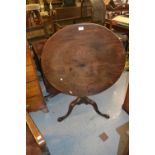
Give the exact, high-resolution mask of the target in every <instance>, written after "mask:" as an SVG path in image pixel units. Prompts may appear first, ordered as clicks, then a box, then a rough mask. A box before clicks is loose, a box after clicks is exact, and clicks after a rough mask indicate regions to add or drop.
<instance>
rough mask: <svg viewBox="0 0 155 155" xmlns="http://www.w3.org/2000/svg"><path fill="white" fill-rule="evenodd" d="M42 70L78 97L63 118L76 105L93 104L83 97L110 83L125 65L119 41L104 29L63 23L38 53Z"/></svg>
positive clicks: (85, 24) (116, 78) (53, 80)
mask: <svg viewBox="0 0 155 155" xmlns="http://www.w3.org/2000/svg"><path fill="white" fill-rule="evenodd" d="M41 63H42V69H43V73H44V75H45V77H46V79H47V80H48V82H49V83H50V84H51V85H53V86H54V87H55V88H56V89H58V90H60V91H62V92H63V93H66V94H70V95H73V96H78V98H77V99H76V100H75V101H73V102H72V103H71V104H70V107H69V110H68V112H67V114H66V115H65V116H63V117H60V118H59V119H58V121H62V120H63V119H65V118H66V117H67V116H68V115H69V114H70V113H71V111H72V109H73V107H74V106H75V105H78V104H81V103H85V104H91V105H92V106H93V107H94V109H95V111H96V112H97V113H98V114H99V115H101V116H103V117H105V118H109V116H108V115H106V114H102V113H101V112H99V110H98V107H97V105H96V103H95V102H94V101H92V100H90V99H89V98H87V97H86V96H89V95H94V94H97V93H99V92H102V91H103V90H105V89H107V88H109V87H110V86H112V85H113V84H114V83H115V82H116V81H117V80H118V78H119V77H120V75H121V73H122V71H123V69H124V65H125V53H124V48H123V45H122V43H121V42H120V40H119V39H118V38H117V37H116V36H115V35H114V34H113V33H112V32H111V31H109V30H108V29H107V28H105V27H103V26H100V25H97V24H93V23H83V24H74V25H70V26H66V27H65V28H63V29H62V30H59V31H58V32H57V33H55V35H53V36H52V37H51V38H49V39H48V41H47V42H46V44H45V46H44V49H43V53H42V55H41Z"/></svg>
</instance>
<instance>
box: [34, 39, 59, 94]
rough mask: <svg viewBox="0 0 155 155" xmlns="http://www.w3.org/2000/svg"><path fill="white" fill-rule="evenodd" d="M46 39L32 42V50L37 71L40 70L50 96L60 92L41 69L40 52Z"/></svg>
mask: <svg viewBox="0 0 155 155" xmlns="http://www.w3.org/2000/svg"><path fill="white" fill-rule="evenodd" d="M46 41H47V39H44V40H41V41H38V42H34V43H32V49H33V52H34V56H35V61H36V64H37V66H38V69H39V71H40V72H41V75H42V77H43V81H44V84H45V88H46V91H47V92H48V93H49V94H50V96H55V95H57V94H58V93H60V91H59V90H57V89H55V88H54V87H53V86H52V85H51V84H50V83H49V82H48V81H47V79H46V77H45V76H44V74H43V72H42V69H41V54H42V51H43V47H44V45H45V43H46Z"/></svg>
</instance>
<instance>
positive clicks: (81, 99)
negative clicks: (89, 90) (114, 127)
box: [58, 97, 110, 122]
mask: <svg viewBox="0 0 155 155" xmlns="http://www.w3.org/2000/svg"><path fill="white" fill-rule="evenodd" d="M82 103H84V104H86V105H88V104H90V105H92V106H93V108H94V110H95V111H96V112H97V113H98V114H99V115H101V116H103V117H105V118H106V119H108V118H110V116H109V115H107V114H102V113H101V112H100V111H99V109H98V106H97V104H96V102H94V101H93V100H91V99H89V98H88V97H77V98H76V99H75V100H74V101H72V102H71V103H70V105H69V109H68V112H67V114H66V115H64V116H62V117H59V118H58V121H59V122H61V121H63V120H64V119H65V118H66V117H68V116H69V115H70V113H71V112H72V110H73V108H74V107H75V105H80V104H82Z"/></svg>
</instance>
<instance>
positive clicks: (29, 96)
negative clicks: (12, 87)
mask: <svg viewBox="0 0 155 155" xmlns="http://www.w3.org/2000/svg"><path fill="white" fill-rule="evenodd" d="M26 107H27V110H28V111H36V110H44V111H45V112H47V111H48V110H47V106H46V104H45V102H44V98H43V95H42V92H41V88H40V85H39V81H38V77H37V75H36V69H35V64H34V62H33V58H32V54H31V51H30V49H29V47H28V43H27V46H26Z"/></svg>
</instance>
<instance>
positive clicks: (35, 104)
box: [26, 95, 46, 112]
mask: <svg viewBox="0 0 155 155" xmlns="http://www.w3.org/2000/svg"><path fill="white" fill-rule="evenodd" d="M26 107H27V110H28V111H29V112H30V111H37V110H40V109H43V108H45V107H46V106H45V103H44V100H43V97H42V96H39V95H38V96H34V97H29V98H26Z"/></svg>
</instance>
